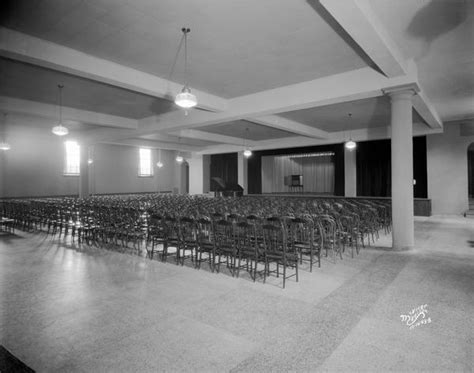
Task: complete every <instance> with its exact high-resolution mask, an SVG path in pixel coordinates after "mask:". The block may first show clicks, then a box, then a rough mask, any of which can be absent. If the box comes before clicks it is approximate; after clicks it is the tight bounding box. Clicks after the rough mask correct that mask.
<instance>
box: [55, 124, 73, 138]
mask: <svg viewBox="0 0 474 373" xmlns="http://www.w3.org/2000/svg"><path fill="white" fill-rule="evenodd" d="M51 132H53V133H54V134H55V135H56V136H65V135H67V134H68V133H69V130H68V129H67V128H66V127H64V126H62V125H59V126H55V127H53V129H52V130H51Z"/></svg>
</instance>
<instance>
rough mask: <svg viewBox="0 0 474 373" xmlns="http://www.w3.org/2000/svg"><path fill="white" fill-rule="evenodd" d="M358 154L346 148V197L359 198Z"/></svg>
mask: <svg viewBox="0 0 474 373" xmlns="http://www.w3.org/2000/svg"><path fill="white" fill-rule="evenodd" d="M356 161H357V152H356V149H352V150H350V149H347V148H346V147H344V196H345V197H357V163H356Z"/></svg>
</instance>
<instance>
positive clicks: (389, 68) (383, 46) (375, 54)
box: [319, 0, 408, 78]
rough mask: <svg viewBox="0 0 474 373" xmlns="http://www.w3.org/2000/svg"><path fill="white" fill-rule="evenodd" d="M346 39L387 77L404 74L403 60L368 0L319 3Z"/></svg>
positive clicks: (401, 54) (322, 0) (324, 1)
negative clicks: (344, 33)
mask: <svg viewBox="0 0 474 373" xmlns="http://www.w3.org/2000/svg"><path fill="white" fill-rule="evenodd" d="M319 2H320V3H321V5H322V6H323V7H324V8H325V9H326V10H327V11H328V12H329V13H330V14H331V16H332V17H333V18H334V19H335V20H336V21H337V22H338V23H339V25H340V26H341V27H342V28H343V29H344V30H345V31H346V32H347V33H348V34H349V36H350V37H351V38H352V39H353V40H354V41H355V42H356V43H357V44H358V45H359V46H360V47H361V48H362V49H363V51H364V52H365V53H366V54H367V55H368V56H369V58H370V59H371V60H372V61H374V63H375V64H376V65H377V66H378V67H379V68H380V70H382V72H383V73H384V74H385V75H387V76H388V77H390V78H391V77H394V76H399V75H403V74H406V73H408V69H407V65H406V61H405V57H404V56H403V53H402V52H401V51H400V50H399V49H398V46H397V45H396V44H395V42H394V41H393V40H392V38H391V37H390V36H389V34H388V32H387V30H386V29H385V27H384V26H383V25H382V23H381V22H380V20H379V19H378V17H377V16H376V15H375V13H374V12H373V10H372V8H371V6H370V4H369V1H368V0H345V1H334V0H320V1H319Z"/></svg>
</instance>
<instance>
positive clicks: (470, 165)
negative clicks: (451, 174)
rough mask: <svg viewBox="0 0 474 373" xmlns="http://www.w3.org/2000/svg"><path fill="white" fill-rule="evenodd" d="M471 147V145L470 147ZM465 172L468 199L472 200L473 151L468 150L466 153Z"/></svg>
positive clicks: (473, 192)
mask: <svg viewBox="0 0 474 373" xmlns="http://www.w3.org/2000/svg"><path fill="white" fill-rule="evenodd" d="M472 146H473V145H471V147H472ZM467 172H468V190H469V198H474V150H471V149H470V148H469V150H468V152H467Z"/></svg>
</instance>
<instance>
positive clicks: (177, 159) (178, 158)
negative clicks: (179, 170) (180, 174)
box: [176, 155, 184, 163]
mask: <svg viewBox="0 0 474 373" xmlns="http://www.w3.org/2000/svg"><path fill="white" fill-rule="evenodd" d="M183 161H184V158H183V157H181V156H180V155H178V156H177V157H176V162H178V163H182V162H183Z"/></svg>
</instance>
